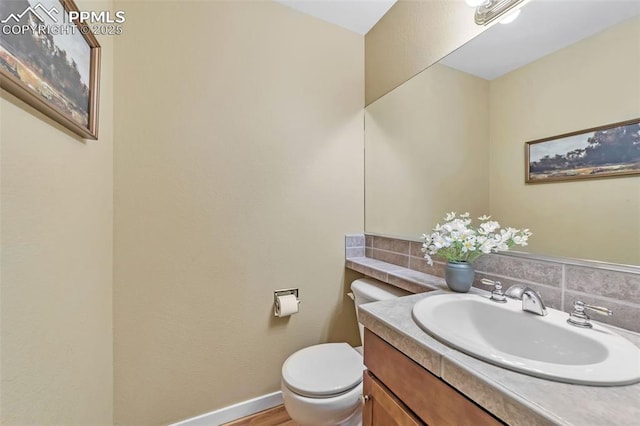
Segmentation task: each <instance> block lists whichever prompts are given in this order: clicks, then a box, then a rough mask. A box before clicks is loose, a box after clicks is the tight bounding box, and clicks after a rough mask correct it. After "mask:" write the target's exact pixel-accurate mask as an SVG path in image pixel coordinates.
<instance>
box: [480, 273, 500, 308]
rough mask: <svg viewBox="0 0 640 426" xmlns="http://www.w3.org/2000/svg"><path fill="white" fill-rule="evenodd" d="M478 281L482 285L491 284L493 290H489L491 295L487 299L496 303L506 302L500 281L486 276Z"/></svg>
mask: <svg viewBox="0 0 640 426" xmlns="http://www.w3.org/2000/svg"><path fill="white" fill-rule="evenodd" d="M480 282H481V283H482V284H484V285H492V286H493V291H492V292H491V297H490V298H489V300H492V301H494V302H498V303H507V298H506V297H504V293H503V292H502V283H501V282H500V281H493V280H490V279H488V278H483V279H481V280H480Z"/></svg>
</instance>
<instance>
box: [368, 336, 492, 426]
mask: <svg viewBox="0 0 640 426" xmlns="http://www.w3.org/2000/svg"><path fill="white" fill-rule="evenodd" d="M364 347H365V351H364V364H365V366H366V367H367V369H368V370H367V371H366V372H365V374H364V395H365V397H364V398H365V404H364V408H363V426H394V425H398V426H405V425H412V426H413V425H424V424H427V425H430V426H439V425H451V426H465V425H468V426H485V425H486V426H489V425H492V426H493V425H502V424H504V423H502V422H501V421H500V420H498V419H496V418H495V417H493V416H492V415H491V414H490V413H489V412H487V411H485V410H484V409H482V408H481V407H479V406H478V405H476V404H475V403H474V402H473V401H471V400H470V399H468V398H467V397H465V396H464V395H462V394H461V393H460V392H458V391H457V390H455V389H454V388H453V387H451V386H449V385H448V384H447V383H445V382H443V381H442V380H440V379H439V378H438V377H436V376H434V375H433V374H431V373H430V372H429V371H427V370H426V369H424V368H423V367H421V366H420V365H419V364H417V363H416V362H414V361H413V360H412V359H410V358H409V357H407V356H406V355H404V354H403V353H402V352H400V351H398V350H397V349H396V348H394V347H393V346H391V345H390V344H388V343H387V342H385V341H384V340H383V339H381V338H380V337H378V336H377V335H376V334H374V333H373V332H371V331H370V330H369V329H365V337H364Z"/></svg>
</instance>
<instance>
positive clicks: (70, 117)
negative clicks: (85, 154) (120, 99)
mask: <svg viewBox="0 0 640 426" xmlns="http://www.w3.org/2000/svg"><path fill="white" fill-rule="evenodd" d="M44 3H47V4H48V5H49V6H50V7H47V6H45V4H44ZM70 11H75V12H78V7H77V6H76V4H75V2H74V1H73V0H56V1H49V2H38V3H36V2H35V1H32V0H31V1H30V0H22V1H16V2H14V1H10V2H4V1H3V2H0V21H1V23H0V26H3V27H2V32H1V33H0V86H1V87H2V88H3V89H5V90H6V91H8V92H9V93H11V94H13V95H14V96H16V97H18V98H20V99H21V100H23V101H24V102H26V103H27V104H29V105H30V106H32V107H33V108H35V109H36V110H38V111H40V112H42V113H43V114H45V115H46V116H48V117H50V118H51V119H53V120H54V121H56V122H58V123H60V124H61V125H62V126H64V127H66V128H67V129H69V130H71V131H72V132H73V133H75V134H77V135H79V136H81V137H83V138H86V139H92V140H96V139H98V106H99V98H100V93H99V88H100V83H99V76H100V53H101V51H100V44H99V43H98V41H97V40H96V38H95V36H94V34H93V33H92V32H91V29H90V28H89V26H87V25H86V24H85V23H83V22H80V21H78V20H77V19H74V20H71V19H69V12H70ZM26 28H29V29H30V30H25V29H26ZM60 32H61V33H63V34H55V33H60Z"/></svg>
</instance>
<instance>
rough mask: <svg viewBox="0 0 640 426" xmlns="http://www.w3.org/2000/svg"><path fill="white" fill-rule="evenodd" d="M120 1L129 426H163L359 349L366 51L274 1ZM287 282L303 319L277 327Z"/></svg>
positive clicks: (120, 352) (121, 337)
mask: <svg viewBox="0 0 640 426" xmlns="http://www.w3.org/2000/svg"><path fill="white" fill-rule="evenodd" d="M116 5H117V6H118V8H122V9H125V10H126V12H127V23H128V24H129V26H128V28H127V31H126V34H125V35H124V36H122V37H120V38H118V39H117V41H116V108H115V111H116V123H117V127H116V150H115V165H116V167H115V190H116V194H117V196H116V201H115V253H116V257H115V300H114V303H115V306H114V318H115V418H116V423H118V424H135V425H147V424H160V423H163V422H170V421H174V420H179V419H182V418H187V417H190V416H194V415H198V414H201V413H204V412H207V411H210V410H213V409H217V408H220V407H224V406H227V405H229V404H233V403H237V402H239V401H243V400H246V399H249V398H252V397H256V396H259V395H264V394H266V393H268V392H273V391H276V390H278V389H279V386H280V369H281V366H282V362H283V361H284V360H285V358H286V357H287V356H288V355H289V354H291V353H292V352H294V351H295V350H297V349H299V348H302V347H304V346H307V345H311V344H315V343H319V342H324V341H328V340H331V341H339V340H342V341H345V340H346V341H349V342H350V343H356V342H357V340H356V339H357V334H356V333H357V328H356V322H355V318H354V315H355V314H354V311H353V307H352V304H351V303H352V302H351V301H350V299H348V298H347V297H346V296H345V293H346V291H347V289H346V287H345V286H346V285H347V284H349V282H350V280H351V279H352V278H353V276H350V277H346V278H345V276H344V275H345V269H344V234H345V233H348V232H354V231H356V232H357V231H360V230H362V228H363V203H364V200H363V198H364V194H363V186H364V184H363V162H364V159H363V137H364V134H363V132H364V131H363V109H362V108H363V98H364V90H363V89H364V81H363V66H364V58H363V50H364V49H363V43H364V40H363V37H362V36H358V35H356V34H354V33H351V32H349V31H346V30H343V29H341V28H339V27H336V26H333V25H331V24H328V23H325V22H322V21H320V20H317V19H314V18H311V17H309V16H306V15H302V14H300V13H298V12H295V11H293V10H291V9H289V8H286V7H284V6H281V5H278V4H275V3H271V2H190V3H189V7H186V8H185V7H183V5H182V4H181V2H154V3H153V4H149V3H143V2H116ZM283 287H299V288H300V292H301V297H302V305H301V312H300V313H299V314H297V315H294V316H292V317H291V318H288V319H275V318H273V312H272V307H273V293H272V292H273V290H276V289H279V288H283Z"/></svg>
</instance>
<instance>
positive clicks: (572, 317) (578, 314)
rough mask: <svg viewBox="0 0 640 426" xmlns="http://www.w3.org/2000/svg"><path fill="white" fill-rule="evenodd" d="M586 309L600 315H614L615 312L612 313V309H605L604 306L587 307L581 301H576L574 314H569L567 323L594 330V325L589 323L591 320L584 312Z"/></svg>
mask: <svg viewBox="0 0 640 426" xmlns="http://www.w3.org/2000/svg"><path fill="white" fill-rule="evenodd" d="M585 309H588V310H590V311H593V312H595V313H597V314H600V315H607V316H611V315H613V311H611V309H608V308H603V307H602V306H594V305H587V304H586V303H584V302H582V301H580V300H576V301H574V302H573V312H571V313H570V314H569V318H568V319H567V322H568V323H569V324H571V325H573V326H576V327H582V328H592V327H593V325H591V322H590V321H589V320H590V319H591V318H590V317H589V315H587V314H586V313H585V312H584V311H585Z"/></svg>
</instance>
